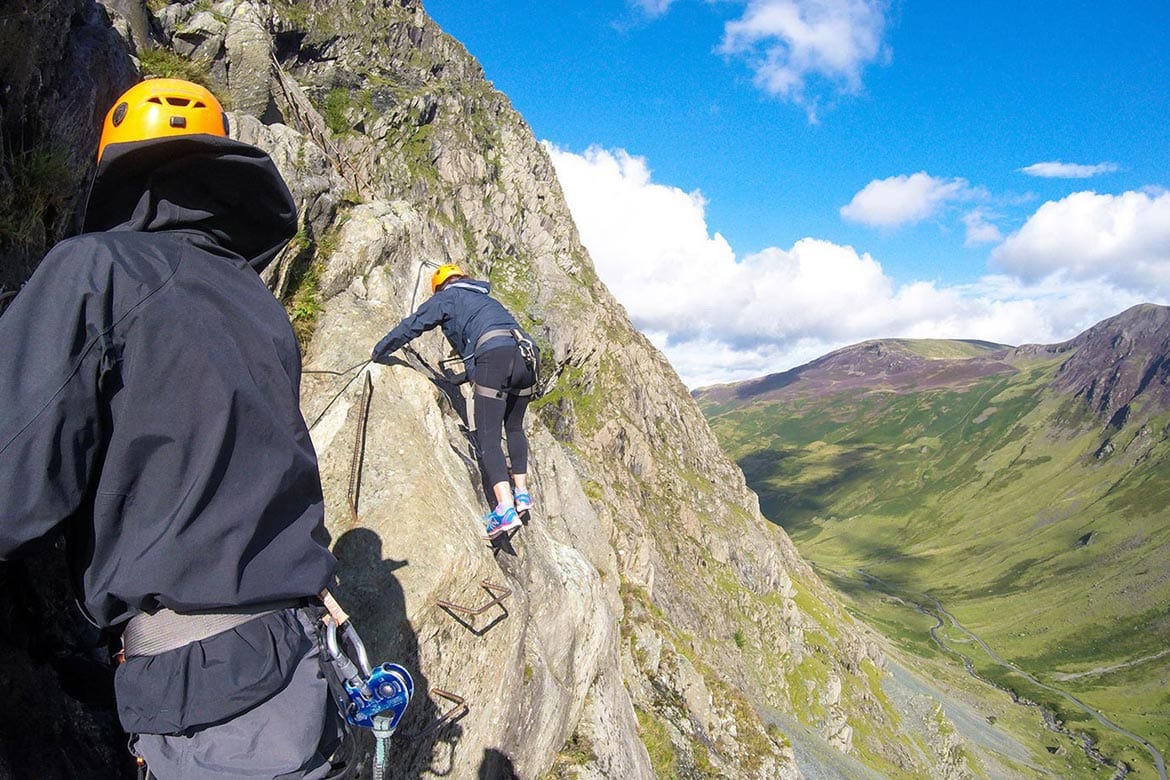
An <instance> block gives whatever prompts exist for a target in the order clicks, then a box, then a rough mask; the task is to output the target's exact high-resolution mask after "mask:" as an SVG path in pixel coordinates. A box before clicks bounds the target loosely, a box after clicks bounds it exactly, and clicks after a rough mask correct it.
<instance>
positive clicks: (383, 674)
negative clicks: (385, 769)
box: [325, 618, 414, 737]
mask: <svg viewBox="0 0 1170 780" xmlns="http://www.w3.org/2000/svg"><path fill="white" fill-rule="evenodd" d="M337 628H338V627H337V623H336V622H335V621H333V620H331V619H328V618H327V619H326V620H325V650H326V651H327V652H328V654H329V657H330V660H331V661H332V662H333V668H334V669H335V670H337V673H338V677H340V678H341V682H342V684H343V686H344V687H345V694H346V696H347V697H348V698H349V701H348V703H347V704H346V705H345V707H344V710H345V719H346V720H347V721H348V722H349V723H350V724H351V725H353V726H360V727H362V728H367V729H369V728H374V727H375V725H377V727H378V730H379V732H380V733H381V734H382V735H384V736H387V737H388V736H389V735H390V734H393V733H394V729H396V728H398V722H399V721H400V720H402V715H403V713H405V712H406V707H407V705H408V704H410V699H411V697H412V696H414V679H413V678H412V677H411V676H410V672H408V671H406V669H404V668H403V667H401V666H399V665H398V664H390V663H385V664H382V665H381V666H379V667H378V668H376V669H373V668H371V667H370V661H369V657H368V656H367V655H366V646H365V645H364V644H363V643H362V640H361V637H359V636H358V634H357V631H356V630H355V629H354V627H353V625H352V624H350V623H349V621H346V623H345V624H344V626H342V629H341V630H342V635H343V636H344V637H345V641H346V642H347V643H348V644H349V646H350V649H351V651H352V652H353V653H354V654H355V655H356V657H357V663H354V661H353V660H351V659H350V658H349V656H347V655H346V654H345V653H344V652H343V651H342V650H341V645H340V643H339V642H338V638H337Z"/></svg>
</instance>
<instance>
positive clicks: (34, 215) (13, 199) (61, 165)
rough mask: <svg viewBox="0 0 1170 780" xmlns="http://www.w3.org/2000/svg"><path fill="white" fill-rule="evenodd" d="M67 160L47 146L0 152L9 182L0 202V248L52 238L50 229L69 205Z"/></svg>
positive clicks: (62, 215)
mask: <svg viewBox="0 0 1170 780" xmlns="http://www.w3.org/2000/svg"><path fill="white" fill-rule="evenodd" d="M69 164H70V162H69V156H68V154H66V153H65V152H64V151H62V150H60V149H57V148H55V147H53V146H50V145H47V144H46V145H41V146H36V147H33V148H32V149H28V150H24V151H15V152H13V151H10V150H9V149H8V148H7V147H5V149H4V168H5V169H6V170H7V171H8V174H9V176H10V177H11V181H12V189H11V191H10V194H9V193H5V195H8V197H4V198H3V200H0V244H3V245H6V246H13V245H25V244H39V243H40V242H41V241H43V240H44V239H45V238H49V239H50V240H51V239H52V238H54V236H53V235H52V233H53V232H54V230H53V225H54V223H56V222H57V221H58V220H60V219H63V218H64V217H65V216H66V214H65V213H64V212H65V209H66V207H67V205H68V203H69V194H70V193H69V192H68V188H66V187H62V186H61V185H62V182H65V181H68V180H69Z"/></svg>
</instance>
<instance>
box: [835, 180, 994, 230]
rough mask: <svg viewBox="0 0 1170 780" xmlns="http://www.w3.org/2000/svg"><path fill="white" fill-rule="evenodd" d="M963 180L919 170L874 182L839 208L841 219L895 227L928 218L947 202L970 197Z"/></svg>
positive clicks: (970, 189)
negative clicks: (940, 176) (941, 177)
mask: <svg viewBox="0 0 1170 780" xmlns="http://www.w3.org/2000/svg"><path fill="white" fill-rule="evenodd" d="M973 193H974V191H973V190H972V188H971V186H970V185H969V184H968V183H967V182H966V180H964V179H940V178H938V177H935V176H930V175H928V174H927V173H926V172H925V171H919V172H918V173H913V174H910V175H908V176H907V175H902V176H891V177H889V178H888V179H874V180H873V181H871V182H870V183H869V184H867V185H865V187H863V188H862V190H861V191H860V192H858V193H857V194H856V195H854V196H853V200H851V201H849V203H848V204H846V205H844V206H842V207H841V216H842V217H844V218H845V219H848V220H851V221H853V222H861V223H863V224H866V225H873V226H875V227H897V226H899V225H909V224H913V223H915V222H921V221H922V220H924V219H929V218H930V217H933V216H934V215H935V214H937V213H938V212H939V210H940V209H941V208H942V207H943V206H944V205H946V204H947V203H948V202H950V201H955V200H964V199H968V198H970V197H973Z"/></svg>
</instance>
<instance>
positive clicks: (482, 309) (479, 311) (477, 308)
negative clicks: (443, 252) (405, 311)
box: [371, 279, 520, 380]
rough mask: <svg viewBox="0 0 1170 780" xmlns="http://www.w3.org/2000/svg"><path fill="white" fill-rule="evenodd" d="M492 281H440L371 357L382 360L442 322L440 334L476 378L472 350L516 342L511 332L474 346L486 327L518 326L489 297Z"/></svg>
mask: <svg viewBox="0 0 1170 780" xmlns="http://www.w3.org/2000/svg"><path fill="white" fill-rule="evenodd" d="M490 293H491V285H490V284H489V283H487V282H481V281H478V280H475V279H456V280H455V281H452V282H448V283H447V284H445V285H443V287H441V288H440V289H439V291H438V292H436V293H435V294H434V295H432V296H431V297H430V298H428V299H427V300H426V301H424V302H423V304H422V305H421V306H419V307H418V309H416V310H415V312H414V313H413V314H411V315H410V316H409V317H406V318H405V319H404V320H402V322H400V323H398V325H396V326H395V327H394V329H393V330H391V331H390V332H389V333H387V334H386V336H385V337H384V338H383V339H382V340H381V341H379V342H378V344H377V345H376V346H375V347H374V350H373V353H372V354H371V358H372V359H373V360H374V361H375V362H379V363H380V362H385V360H386V359H387V358H388V357H390V354H391V353H393V352H394V351H395V350H397V349H399V348H401V347H402V346H403V345H405V344H406V343H407V342H408V341H410V340H412V339H414V338H417V337H418V336H421V335H422V334H423V333H425V332H426V331H428V330H431V329H432V328H435V327H438V326H442V328H443V335H444V336H446V337H447V341H448V342H450V344H451V347H452V348H453V349H454V350H455V351H456V352H458V353H459V355H460V357H462V358H463V364H464V366H465V367H466V368H467V376H468V377H469V378H471V379H472V380H474V379H475V353H476V352H486V351H487V350H489V349H494V348H495V347H504V346H508V345H509V344H515V343H516V342H515V340H514V339H513V338H512V337H511V336H498V337H496V338H492V339H489V340H488V341H487V342H485V343H484V344H482V345H480V346H479V348H478V349H477V348H476V345H477V344H479V339H480V337H482V336H483V334H485V333H487V332H488V331H492V330H500V329H503V330H507V331H511V330H513V329H517V328H519V327H520V326H519V325H518V324H517V323H516V319H515V318H514V317H513V316H512V315H511V314H510V313H509V312H508V310H507V309H505V308H504V306H503V304H501V303H500V302H499V301H497V300H496V299H495V298H493V297H491V295H490Z"/></svg>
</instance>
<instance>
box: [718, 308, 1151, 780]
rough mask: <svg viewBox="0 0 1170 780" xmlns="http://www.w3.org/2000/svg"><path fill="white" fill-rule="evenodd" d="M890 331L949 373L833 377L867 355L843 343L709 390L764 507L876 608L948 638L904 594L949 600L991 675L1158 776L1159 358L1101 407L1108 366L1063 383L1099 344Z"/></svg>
mask: <svg viewBox="0 0 1170 780" xmlns="http://www.w3.org/2000/svg"><path fill="white" fill-rule="evenodd" d="M1150 330H1156V329H1150ZM883 344H884V345H885V346H886V347H887V358H888V359H889V360H891V361H893V360H894V358H896V359H897V361H898V364H899V368H898V373H899V376H901V377H902V378H903V380H904V379H905V376H906V373H907V371H909V372H910V373H913V374H916V375H918V376H920V377H923V378H925V377H928V376H931V377H935V379H934V380H931V381H920V382H919V383H917V385H915V386H914V387H913V388H911V389H907V387H906V383H905V381H903V382H902V383H901V384H900V385H899V389H898V390H897V391H893V390H890V389H888V388H889V383H888V381H887V380H888V374H889V372H887V374H886V376H885V377H884V378H882V379H881V380H880V381H879V380H878V379H876V378H875V379H874V381H872V382H869V383H866V382H862V383H860V384H857V383H853V384H852V385H851V386H849V387H846V388H845V389H841V390H839V391H834V390H833V388H836V387H841V385H842V384H843V383H842V382H840V381H837V380H839V378H840V377H842V376H848V375H856V373H857V371H858V369H857V366H858V363H857V362H856V360H853V359H852V358H851V355H850V352H849V351H848V350H846V351H843V352H842V353H834V357H835V361H834V362H831V363H826V364H824V365H821V366H817V365H816V364H810V366H809V367H804V368H803V369H798V370H797V371H796V372H792V373H793V374H794V375H795V376H792V377H788V378H787V379H785V380H784V381H782V382H776V381H774V382H773V383H772V385H771V386H770V388H774V387H779V389H768V391H767V392H764V393H760V394H754V393H752V392H750V391H745V389H744V388H740V390H739V391H737V392H732V393H729V392H727V387H726V386H724V387H721V388H717V389H716V390H718V392H710V393H709V392H707V391H699V392H698V393H696V396H697V397H698V399H699V402H700V405H701V406H702V407H703V409H704V412H705V413H706V414H707V415H708V418H709V419H710V421H711V424H712V426H713V428H714V430H715V432H716V434H717V435H718V437H719V439H720V441H721V443H722V445H723V446H724V448H725V449H726V450H727V451H728V452H729V453H730V454H731V455H732V456H733V457H734V458H735V459H736V460H737V461H738V462H739V464H740V466H741V467H742V468H743V470H744V473H745V475H746V477H747V480H748V483H749V485H750V486H751V487H752V488H753V489H755V490H756V492H757V493H758V494H759V496H760V501H761V506H762V508H763V510H764V514H765V515H766V516H767V517H769V518H770V519H771V520H773V521H774V522H776V523H779V524H780V525H782V526H783V527H784V528H785V529H786V530H787V531H788V533H789V534H790V535H791V536H792V538H793V539H794V541H795V542H796V544H797V546H798V547H799V548H800V551H801V553H802V554H803V555H805V556H806V557H807V558H809V559H810V560H812V561H813V562H814V563H815V564H816V565H817V566H818V567H819V568H820V569H821V570H822V572H823V573H825V575H826V580H828V581H829V582H830V583H831V584H833V585H834V586H835V587H837V588H838V589H839V590H841V591H842V593H843V594H844V595H845V596H846V597H848V598H850V599H851V603H852V604H853V605H854V607H855V608H856V609H857V610H858V611H859V612H860V613H861V614H862V616H863V617H864V618H865V619H867V620H868V622H870V623H871V624H872V625H874V626H875V627H877V628H878V629H879V630H882V631H883V632H884V633H886V634H887V635H888V636H890V637H891V638H892V639H894V640H895V641H898V642H899V643H900V644H902V645H903V646H904V647H905V648H906V649H909V650H911V651H913V652H916V653H918V654H920V655H924V656H926V655H934V654H936V653H937V651H938V646H937V645H936V644H935V643H933V642H932V641H931V640H930V638H929V637H928V636H926V635H925V634H924V633H923V632H922V631H921V629H919V630H917V631H914V632H910V631H908V630H907V626H908V624H915V625H919V624H921V617H920V616H918V615H916V614H915V613H914V612H912V611H911V610H908V609H906V602H907V601H913V602H917V603H920V604H927V605H929V604H931V603H933V600H937V603H938V604H939V609H940V610H945V611H946V613H949V615H950V616H953V619H954V620H955V621H957V622H958V623H959V624H961V627H962V628H965V629H966V631H967V632H969V634H968V633H965V632H963V631H961V630H960V628H958V627H955V626H953V625H948V626H945V627H944V628H943V629H942V631H941V633H942V634H943V635H944V637H948V638H949V639H950V640H951V643H952V644H955V645H957V646H960V647H967V648H968V649H967V650H963V654H964V655H966V656H967V657H969V658H970V659H971V660H972V662H973V663H974V665H975V671H976V672H977V673H978V674H979V675H980V676H982V677H985V678H987V679H990V680H992V681H994V682H995V683H996V684H998V685H1000V686H1002V687H1004V688H1008V689H1011V690H1013V691H1015V692H1016V693H1018V694H1019V695H1020V696H1022V697H1025V698H1027V699H1030V700H1032V701H1036V702H1042V703H1044V704H1045V705H1046V706H1048V707H1050V708H1051V709H1052V710H1053V711H1054V712H1056V713H1057V717H1058V718H1059V719H1060V720H1061V721H1063V722H1064V723H1065V724H1066V726H1067V727H1069V728H1071V729H1074V730H1076V731H1083V732H1085V733H1087V734H1090V735H1091V736H1092V737H1093V738H1094V739H1095V740H1096V741H1097V743H1098V746H1099V750H1100V752H1101V753H1103V754H1104V755H1105V756H1107V757H1108V758H1109V759H1112V760H1114V761H1122V762H1124V763H1126V764H1128V765H1129V766H1130V767H1132V772H1131V774H1130V777H1158V776H1159V774H1158V771H1157V770H1156V768H1155V756H1154V752H1153V751H1151V750H1150V749H1148V748H1146V747H1144V746H1143V745H1142V744H1141V741H1140V740H1139V739H1136V738H1135V736H1136V737H1138V738H1141V739H1145V740H1147V741H1148V742H1149V743H1151V744H1152V745H1153V746H1154V747H1155V748H1156V749H1157V750H1158V751H1160V752H1161V753H1163V754H1166V753H1170V688H1168V686H1167V678H1168V677H1170V653H1168V652H1167V649H1168V648H1170V614H1168V610H1167V605H1168V604H1170V567H1168V566H1167V561H1168V560H1170V509H1168V508H1167V507H1168V506H1170V479H1168V478H1167V465H1168V464H1170V441H1168V436H1167V432H1168V431H1170V412H1168V411H1167V410H1166V409H1165V405H1164V403H1162V401H1161V399H1160V398H1156V397H1155V396H1154V395H1153V394H1152V392H1151V380H1150V376H1151V369H1149V368H1148V367H1146V368H1144V369H1143V373H1142V377H1143V378H1142V380H1141V382H1140V383H1137V384H1136V386H1137V388H1138V390H1137V392H1135V393H1134V394H1133V398H1132V399H1131V400H1130V401H1129V403H1127V404H1126V406H1125V407H1124V409H1123V411H1124V414H1121V415H1116V414H1115V415H1113V417H1112V418H1111V419H1106V420H1102V419H1101V416H1100V413H1099V412H1098V410H1096V409H1094V407H1093V403H1094V402H1098V400H1099V399H1102V398H1107V397H1108V396H1109V393H1108V392H1103V391H1102V390H1101V388H1102V387H1103V385H1102V382H1104V381H1105V380H1106V379H1107V378H1108V377H1100V378H1097V377H1094V378H1092V379H1090V380H1089V381H1087V382H1086V383H1085V385H1084V387H1085V388H1088V389H1087V390H1085V389H1084V388H1081V390H1077V391H1074V392H1070V391H1069V390H1067V389H1061V387H1060V384H1061V382H1065V383H1068V382H1069V381H1070V380H1069V379H1068V377H1069V376H1070V372H1072V371H1073V370H1074V368H1075V365H1074V359H1073V358H1070V355H1075V354H1076V353H1077V350H1078V349H1079V350H1080V351H1081V353H1083V354H1079V355H1076V358H1075V360H1076V361H1080V363H1085V362H1086V360H1087V359H1088V358H1087V355H1088V353H1087V352H1086V350H1089V349H1091V348H1092V346H1091V345H1089V346H1080V347H1079V348H1078V347H1077V345H1075V344H1074V343H1072V342H1070V345H1071V346H1067V345H1061V348H1059V349H1057V348H1053V349H1031V350H1015V351H1009V350H1004V351H1001V352H998V353H989V352H986V353H983V355H982V356H979V353H978V352H976V354H975V355H974V356H972V357H962V355H963V354H964V353H963V350H964V349H967V350H969V349H970V346H969V344H968V343H967V342H964V343H962V344H956V343H955V342H938V343H936V344H934V345H931V346H925V345H924V343H923V342H883ZM865 347H866V345H859V347H858V348H854V350H855V351H856V352H858V353H860V351H861V350H862V349H863V348H865ZM870 351H871V352H872V347H870ZM907 353H912V354H909V355H908V354H907ZM966 354H968V355H971V354H972V353H971V352H969V351H968V352H967V353H966ZM891 355H892V356H893V357H891ZM956 355H957V356H958V357H952V356H956ZM913 356H917V357H919V358H926V360H925V361H920V362H919V363H918V364H907V363H906V360H908V359H910V358H911V357H913ZM936 356H942V357H936ZM1145 357H1146V358H1149V356H1145ZM822 360H826V359H822ZM1094 360H1104V357H1101V358H1097V357H1094ZM842 361H844V367H842ZM1147 362H1150V361H1149V360H1147ZM1107 363H1108V361H1107V360H1105V362H1104V364H1107ZM942 364H952V365H951V366H948V370H950V369H952V368H959V367H960V364H962V367H963V368H965V369H967V370H965V371H956V372H955V373H954V375H955V376H962V377H963V379H962V381H954V382H951V383H944V382H939V381H937V377H938V376H939V370H940V368H941V367H942ZM1090 364H1092V363H1090ZM907 365H910V368H907V367H906V366H907ZM1094 365H1095V364H1094ZM1153 365H1154V369H1152V371H1153V374H1152V375H1153V377H1154V378H1155V379H1157V377H1158V376H1159V375H1158V373H1157V371H1158V370H1159V369H1158V366H1161V365H1164V361H1160V360H1157V361H1153ZM915 366H917V367H915ZM1070 366H1073V368H1070ZM976 369H977V370H976ZM868 370H871V371H872V366H869V367H868ZM1160 370H1161V372H1162V373H1161V376H1162V377H1163V380H1162V381H1163V384H1164V375H1165V369H1164V368H1162V369H1160ZM1117 373H1118V374H1120V373H1121V372H1120V371H1117ZM1099 380H1100V381H1099ZM760 381H762V382H766V381H767V380H760ZM748 384H750V383H748ZM1113 392H1114V394H1115V395H1114V397H1113V398H1112V399H1110V401H1109V403H1110V404H1114V405H1116V400H1117V399H1116V393H1118V392H1119V390H1118V389H1117V388H1114V390H1113ZM1102 403H1103V402H1102ZM1110 409H1112V407H1110ZM1118 417H1120V418H1123V419H1124V420H1125V421H1126V422H1125V424H1122V425H1117V419H1118ZM893 596H897V597H900V599H901V601H898V600H897V599H895V598H892V597H893ZM940 619H941V618H940ZM972 635H973V636H972ZM974 637H977V638H978V639H979V640H982V641H983V642H984V643H986V645H987V647H988V648H989V649H990V651H992V652H993V653H995V654H997V655H998V656H999V657H1000V658H1001V659H1003V661H1004V662H1005V663H1007V664H1013V665H1015V667H1017V668H1018V670H1019V671H1018V672H1017V671H1014V670H1012V669H1011V668H1009V667H1008V666H1006V665H1001V664H999V663H996V662H995V661H993V660H992V658H991V657H990V656H989V655H988V653H987V652H983V651H982V650H980V648H979V647H978V646H977V644H976V642H975V639H974ZM1025 674H1027V675H1030V676H1031V677H1032V678H1034V679H1033V680H1028V679H1026V678H1025V676H1024V675H1025ZM1044 686H1049V687H1044ZM1064 694H1067V695H1068V696H1071V697H1075V699H1077V700H1079V701H1080V702H1083V703H1084V704H1085V705H1087V707H1088V708H1090V709H1093V710H1099V711H1100V713H1101V714H1102V716H1103V717H1104V718H1105V719H1107V720H1108V721H1110V722H1111V723H1112V724H1114V725H1115V726H1116V727H1119V728H1120V729H1121V730H1122V731H1128V732H1132V734H1131V735H1126V734H1124V733H1121V732H1119V731H1118V730H1116V729H1114V728H1110V727H1108V726H1106V725H1103V724H1102V723H1101V722H1100V721H1098V720H1097V719H1096V718H1095V717H1094V716H1092V715H1091V714H1090V713H1088V712H1086V710H1085V709H1084V708H1082V707H1080V706H1078V705H1077V704H1076V703H1075V702H1073V701H1072V700H1071V699H1070V698H1068V696H1066V695H1064Z"/></svg>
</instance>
